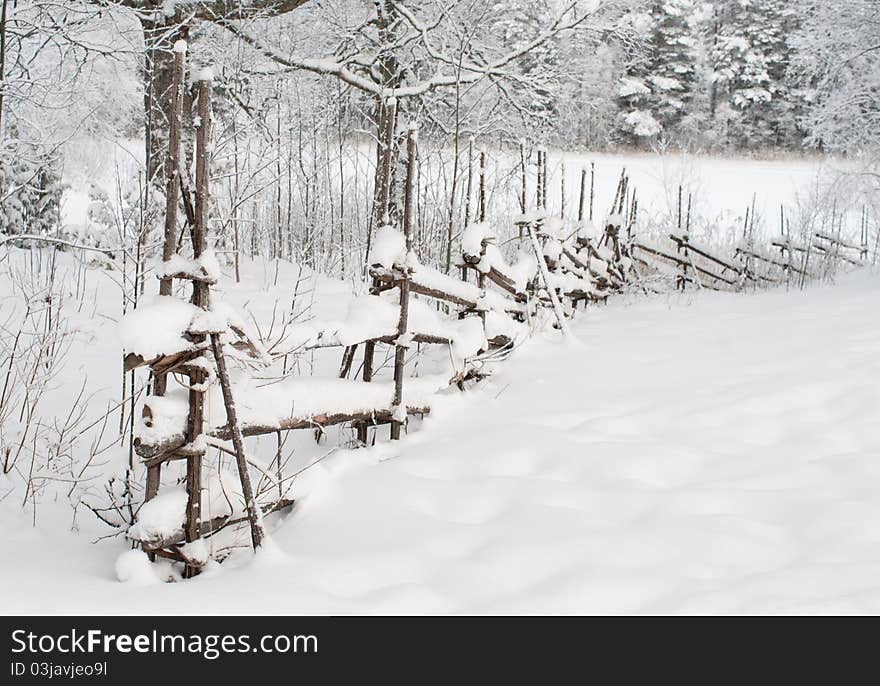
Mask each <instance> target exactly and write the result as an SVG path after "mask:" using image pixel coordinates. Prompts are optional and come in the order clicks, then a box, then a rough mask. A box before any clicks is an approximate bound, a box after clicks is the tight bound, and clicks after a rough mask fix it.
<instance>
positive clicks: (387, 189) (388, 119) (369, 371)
mask: <svg viewBox="0 0 880 686" xmlns="http://www.w3.org/2000/svg"><path fill="white" fill-rule="evenodd" d="M383 113H384V114H383V120H382V124H383V126H382V155H381V157H380V160H379V162H380V170H379V182H380V184H381V187H380V189H379V192H378V196H377V197H378V202H377V204H376V210H375V216H374V222H375V223H376V226H382V225H384V224H387V223H388V222H389V221H390V219H391V218H390V216H389V206H390V204H391V161H392V158H393V154H392V152H393V151H392V149H393V145H394V130H395V127H396V126H397V100H396V99H394V98H389V99H388V100H387V101H385V102H384V103H383ZM368 252H369V251H368ZM373 286H374V287H375V286H376V284H375V283H374V284H373ZM375 352H376V344H375V343H374V342H373V341H368V342H366V343H364V371H363V380H364V382H366V383H369V382H370V381H372V380H373V356H374V355H375ZM358 440H359V441H360V442H361V443H364V444H366V442H367V425H366V424H359V425H358Z"/></svg>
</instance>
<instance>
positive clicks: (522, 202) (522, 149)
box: [519, 141, 526, 238]
mask: <svg viewBox="0 0 880 686" xmlns="http://www.w3.org/2000/svg"><path fill="white" fill-rule="evenodd" d="M519 165H520V171H521V173H522V178H521V187H520V194H519V207H520V210H522V213H523V214H525V213H526V143H525V141H520V142H519ZM519 237H520V238H522V228H520V230H519Z"/></svg>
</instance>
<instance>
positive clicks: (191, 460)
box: [184, 78, 211, 578]
mask: <svg viewBox="0 0 880 686" xmlns="http://www.w3.org/2000/svg"><path fill="white" fill-rule="evenodd" d="M197 88H198V96H197V98H198V100H197V102H198V105H197V107H198V118H199V119H198V126H197V129H196V202H195V224H194V225H193V228H192V242H193V255H194V257H195V258H196V259H198V258H199V257H201V255H202V253H203V252H204V251H205V248H206V245H207V243H206V231H207V227H208V202H209V191H208V179H209V172H208V141H209V140H210V133H211V80H210V78H203V79H202V80H201V81H199V82H198V84H197ZM208 298H209V293H208V284H207V283H205V282H204V281H194V282H193V298H192V302H193V304H194V305H195V306H196V307H199V308H201V309H207V308H208V304H209V303H208ZM193 339H194V342H195V343H196V344H198V343H201V342H202V341H204V336H203V335H194V336H193ZM204 383H205V372H204V371H202V370H201V369H198V368H197V367H194V368H193V369H192V371H190V372H189V385H190V390H189V416H188V418H187V427H186V439H187V443H188V444H191V445H198V441H199V439H200V438H201V436H202V429H203V424H204V414H205V395H204ZM186 493H187V503H186V521H185V523H184V536H185V539H186V541H187V542H188V543H189V542H192V541H195V540H197V539H198V538H199V532H200V527H201V521H202V453H201V452H200V451H195V452H193V453H192V454H190V455H189V456H188V457H187V458H186ZM198 573H199V567H198V566H196V565H192V564H189V563H188V564H186V566H185V567H184V577H186V578H190V577H193V576H195V575H196V574H198Z"/></svg>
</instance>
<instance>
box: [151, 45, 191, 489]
mask: <svg viewBox="0 0 880 686" xmlns="http://www.w3.org/2000/svg"><path fill="white" fill-rule="evenodd" d="M185 61H186V41H182V40H181V41H178V42H177V43H175V44H174V71H173V75H172V84H171V111H170V114H171V121H170V122H169V132H168V156H167V159H166V161H165V177H166V184H165V234H164V242H163V245H162V260H163V262H168V261H169V260H170V259H171V258H172V257H173V256H174V253H175V251H176V249H177V203H178V193H179V188H180V178H179V177H180V172H179V168H180V122H181V119H182V117H183V93H182V90H183V72H184V66H185V65H184V63H185ZM172 286H173V280H172V279H171V278H168V277H166V278H163V279H162V280H161V281H159V295H171V291H172ZM167 387H168V378H167V375H166V374H164V373H159V374H156V375H155V377H154V380H153V395H157V396H163V395H165V391H166V390H167ZM161 478H162V465H161V464H157V465H154V466H152V467H148V468H147V486H146V491H145V493H144V499H145V500H150V499H152V498H153V497H154V496H155V495H156V493H158V491H159V482H160V480H161Z"/></svg>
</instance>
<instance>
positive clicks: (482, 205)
mask: <svg viewBox="0 0 880 686" xmlns="http://www.w3.org/2000/svg"><path fill="white" fill-rule="evenodd" d="M407 145H409V141H407ZM478 199H479V206H478V208H479V216H480V219H479V221H480V223H482V222H484V221H486V151H485V150H481V151H480V189H479V196H478Z"/></svg>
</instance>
